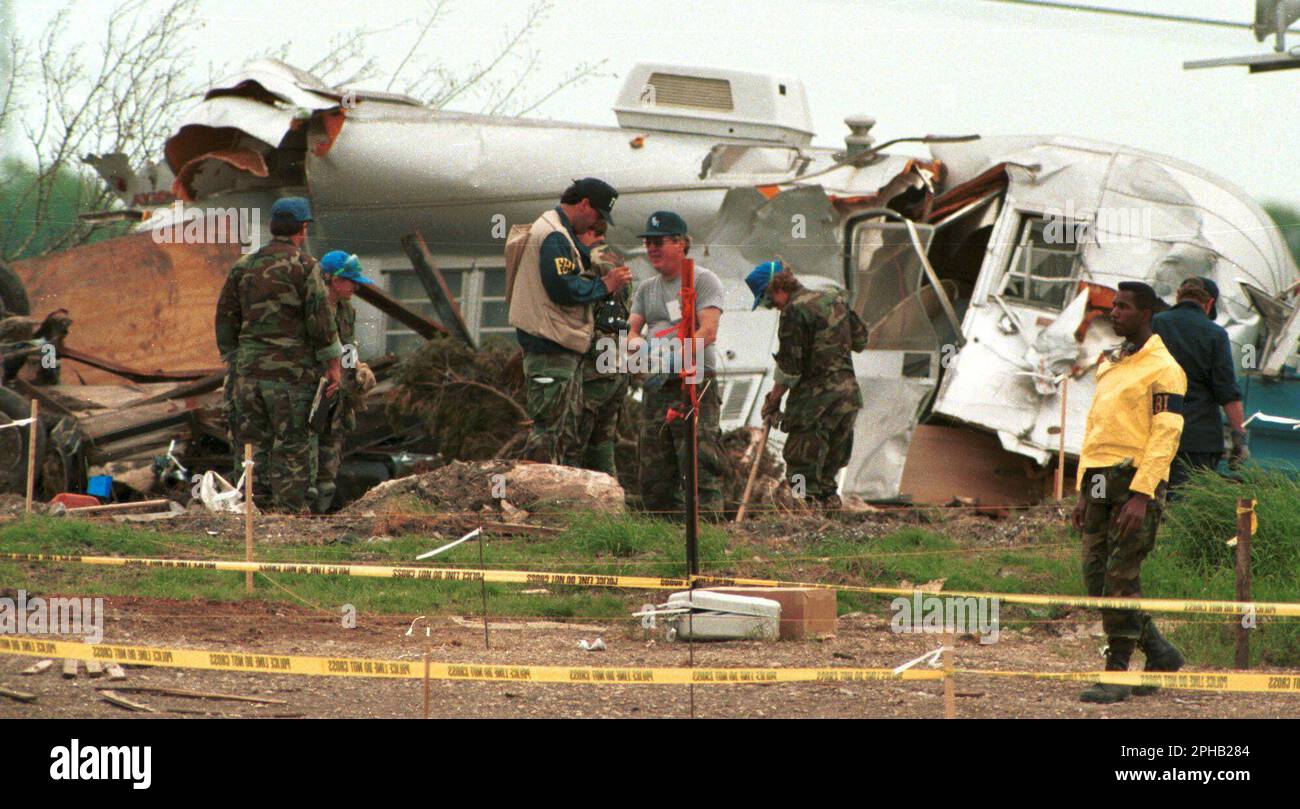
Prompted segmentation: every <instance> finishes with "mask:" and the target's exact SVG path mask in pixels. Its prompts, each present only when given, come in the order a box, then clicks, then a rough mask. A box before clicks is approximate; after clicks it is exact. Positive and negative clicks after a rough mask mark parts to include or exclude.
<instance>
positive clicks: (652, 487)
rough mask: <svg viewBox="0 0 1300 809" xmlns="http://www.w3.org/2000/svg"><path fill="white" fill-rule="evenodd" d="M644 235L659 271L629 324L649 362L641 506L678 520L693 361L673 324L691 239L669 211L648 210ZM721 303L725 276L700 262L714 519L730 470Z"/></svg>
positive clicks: (702, 443)
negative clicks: (719, 352) (721, 386)
mask: <svg viewBox="0 0 1300 809" xmlns="http://www.w3.org/2000/svg"><path fill="white" fill-rule="evenodd" d="M641 238H642V239H644V240H645V245H646V258H647V259H649V260H650V266H652V267H653V268H654V270H655V274H654V275H653V276H651V277H650V278H647V279H646V280H645V281H642V282H641V283H640V284H639V285H638V286H637V288H636V292H635V293H634V294H633V296H632V310H631V314H630V315H629V316H628V329H627V330H628V339H627V350H628V354H629V360H630V361H632V359H633V357H637V358H638V359H637V360H635V361H636V362H638V363H639V362H640V361H641V358H644V359H645V360H646V361H647V363H648V364H649V365H650V366H651V367H650V373H649V375H648V376H647V377H646V380H645V384H644V387H643V389H642V397H641V401H642V411H641V432H640V435H639V436H638V437H637V451H638V454H639V456H640V464H639V467H640V468H639V470H638V472H639V474H640V483H641V504H642V506H643V507H644V508H645V509H646V510H647V511H649V512H651V513H654V514H657V515H658V516H661V517H665V518H668V519H674V520H680V519H682V517H683V515H684V513H685V504H686V498H685V483H686V473H687V465H688V464H690V463H691V462H692V460H693V459H692V458H691V457H690V453H689V445H690V435H689V430H690V423H689V421H688V419H687V417H688V415H689V414H690V399H689V396H688V392H687V386H686V385H685V383H684V382H683V380H682V377H681V372H682V370H683V367H684V364H686V363H685V361H686V360H688V359H689V358H684V357H683V355H682V346H681V341H680V340H679V339H678V337H677V336H676V328H677V326H678V324H680V323H681V320H682V316H683V312H682V301H681V286H682V268H683V262H684V261H685V260H686V256H687V255H688V254H689V253H690V250H691V239H690V235H689V233H688V232H687V228H686V222H685V221H684V220H683V219H682V218H681V217H680V216H678V215H677V214H676V213H674V212H672V211H656V212H655V213H653V214H651V215H650V219H649V220H648V221H647V222H646V229H645V232H644V233H642V234H641ZM723 304H724V291H723V287H722V281H721V280H719V278H718V276H717V275H715V274H714V273H713V272H712V271H710V270H707V269H705V268H703V267H700V266H696V268H695V321H696V323H695V326H696V345H695V346H690V347H688V348H689V350H691V351H692V352H694V354H695V356H694V360H693V361H694V364H695V368H696V371H697V375H698V384H697V388H696V389H697V392H698V394H699V407H700V412H699V418H698V424H697V430H696V437H697V447H698V448H699V459H698V464H697V465H696V471H697V476H696V483H697V488H698V491H699V507H700V516H701V517H703V518H704V519H706V520H709V521H711V522H719V521H721V520H722V519H723V516H724V514H723V509H724V505H725V504H724V501H723V494H722V482H723V479H724V478H725V477H726V472H727V456H726V453H724V452H723V450H722V429H721V426H720V423H719V422H720V421H721V411H722V400H721V398H720V397H719V396H718V380H717V376H716V371H717V357H716V349H715V346H714V343H715V342H716V341H717V339H718V325H719V322H720V319H721V317H722V308H723ZM642 328H645V329H646V331H647V337H648V338H649V340H648V341H647V340H646V339H643V338H642V337H641V329H642ZM661 334H662V335H664V336H662V337H660V336H659V335H661ZM647 343H648V344H647Z"/></svg>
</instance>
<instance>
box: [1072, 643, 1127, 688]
mask: <svg viewBox="0 0 1300 809" xmlns="http://www.w3.org/2000/svg"><path fill="white" fill-rule="evenodd" d="M1134 645H1135V644H1134V641H1133V639H1132V638H1114V639H1112V640H1111V642H1110V646H1109V647H1107V649H1106V671H1128V659H1129V657H1131V656H1132V654H1133V647H1134ZM1132 691H1133V688H1132V686H1127V685H1111V684H1110V683H1093V684H1092V685H1090V686H1088V687H1087V688H1086V689H1085V690H1084V692H1083V693H1082V694H1080V695H1079V699H1080V701H1082V702H1095V703H1098V704H1101V705H1109V704H1110V703H1112V702H1123V701H1124V700H1126V699H1128V695H1129V694H1130V693H1132Z"/></svg>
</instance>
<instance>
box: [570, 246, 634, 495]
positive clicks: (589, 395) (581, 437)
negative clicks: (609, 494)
mask: <svg viewBox="0 0 1300 809" xmlns="http://www.w3.org/2000/svg"><path fill="white" fill-rule="evenodd" d="M605 227H606V225H605V222H604V220H602V221H600V222H597V223H596V225H595V226H594V227H593V228H592V229H591V230H590V231H588V232H587V233H582V234H579V235H578V240H579V241H580V242H582V244H583V245H584V246H585V247H587V248H588V250H589V251H590V254H591V265H590V267H589V268H588V269H587V270H586V271H585V272H584V273H583V274H584V275H587V276H588V277H591V278H604V277H605V275H606V274H607V273H608V272H609V271H610V270H612V269H614V268H616V267H622V266H625V264H626V261H625V260H624V258H623V256H622V255H620V254H619V252H618V251H617V250H615V249H614V248H612V247H610V246H609V245H607V244H606V243H605ZM631 293H632V290H631V288H630V287H623V288H622V289H620V290H619V291H618V292H617V293H615V294H614V295H611V296H610V297H608V298H606V299H605V300H603V301H601V302H600V303H598V304H596V306H595V311H594V318H595V327H596V334H595V337H596V339H594V340H592V342H591V348H590V349H589V350H588V351H587V355H586V356H585V357H583V360H582V412H581V413H580V414H579V417H578V435H577V441H576V443H575V446H574V450H573V452H572V453H570V454H569V461H568V462H570V463H573V464H576V465H578V466H581V467H583V468H584V469H594V470H596V471H597V472H604V473H605V474H607V475H617V474H618V473H617V470H616V468H615V465H614V450H615V448H616V446H617V444H618V415H619V413H620V412H621V411H622V409H623V399H624V397H626V395H627V386H628V377H627V374H625V373H622V372H620V370H619V369H618V368H617V365H618V363H619V356H618V348H617V345H618V335H619V332H621V331H624V330H626V329H627V317H628V312H629V311H630V307H631V301H632V294H631ZM611 349H612V350H611ZM602 355H603V359H602Z"/></svg>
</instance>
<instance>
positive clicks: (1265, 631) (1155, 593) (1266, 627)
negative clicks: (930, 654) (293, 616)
mask: <svg viewBox="0 0 1300 809" xmlns="http://www.w3.org/2000/svg"><path fill="white" fill-rule="evenodd" d="M1261 474H1262V473H1261ZM1198 485H1199V486H1200V487H1201V488H1196V486H1194V487H1193V488H1192V489H1190V490H1189V494H1188V496H1187V497H1185V498H1184V499H1183V500H1182V501H1181V502H1179V503H1177V504H1175V505H1173V506H1171V507H1170V509H1169V518H1168V520H1167V523H1166V525H1165V527H1164V528H1162V530H1161V535H1160V538H1159V540H1158V542H1157V548H1156V550H1155V552H1154V553H1153V554H1152V555H1151V556H1150V558H1149V559H1148V560H1147V562H1146V564H1145V565H1144V566H1143V590H1144V592H1145V594H1146V595H1148V596H1152V597H1185V598H1198V599H1233V598H1234V597H1235V588H1234V579H1233V571H1232V567H1231V555H1230V554H1229V553H1228V552H1227V550H1226V548H1223V547H1222V546H1223V540H1224V539H1226V538H1227V537H1228V536H1230V535H1231V533H1232V529H1231V522H1232V520H1233V519H1234V518H1233V513H1234V510H1235V498H1236V497H1237V496H1238V494H1239V493H1240V492H1242V491H1248V492H1249V495H1248V496H1256V497H1257V498H1258V499H1259V500H1260V531H1259V534H1258V535H1257V542H1256V545H1255V551H1256V563H1255V579H1254V597H1255V599H1256V600H1260V601H1290V602H1297V601H1300V572H1297V571H1298V569H1300V568H1298V567H1297V566H1296V565H1295V564H1293V563H1292V561H1291V560H1292V559H1293V558H1294V557H1293V556H1292V554H1293V553H1294V547H1293V546H1294V540H1292V541H1291V542H1290V543H1288V542H1287V536H1288V532H1289V535H1290V536H1300V497H1297V495H1300V492H1297V491H1296V490H1295V486H1294V484H1291V483H1290V482H1289V481H1285V480H1277V479H1275V478H1272V477H1268V476H1261V477H1259V478H1254V479H1251V482H1247V483H1242V484H1224V483H1222V482H1215V481H1214V480H1209V479H1207V480H1204V481H1201V482H1200V483H1199V484H1198ZM1202 489H1203V491H1202ZM851 527H852V526H851V525H848V524H841V525H837V526H835V527H833V528H832V529H830V532H829V533H827V534H823V535H821V536H820V537H818V538H816V539H815V540H812V541H811V542H808V543H804V544H798V545H796V546H794V547H790V546H789V545H787V544H782V545H781V549H776V548H773V547H769V546H767V545H765V544H762V543H760V542H756V541H754V540H750V541H748V542H745V543H744V544H737V543H736V542H735V541H734V540H731V541H729V539H728V537H727V535H726V533H725V532H724V531H722V530H720V529H718V528H716V527H713V526H703V527H702V529H701V536H700V557H701V569H702V571H703V572H704V573H706V574H717V575H734V576H743V577H753V578H775V579H783V580H790V581H822V582H834V583H853V584H875V585H880V586H889V587H893V586H898V584H899V582H902V581H908V582H911V583H913V584H918V585H919V584H924V583H926V582H929V581H933V580H935V579H944V580H945V583H944V589H945V590H949V591H952V590H969V591H983V592H1007V593H1048V594H1064V595H1080V594H1082V593H1083V592H1084V590H1083V583H1082V580H1081V577H1080V573H1079V555H1078V544H1077V543H1078V539H1077V536H1075V535H1074V534H1073V532H1072V531H1070V529H1069V528H1068V527H1067V526H1065V525H1056V526H1051V525H1049V526H1047V527H1045V528H1044V529H1043V531H1042V533H1041V535H1040V536H1036V537H1034V538H1033V539H1032V542H1031V544H1029V545H1027V546H1025V545H1021V546H1017V547H1015V548H997V547H994V548H980V549H979V550H978V552H971V546H970V545H969V544H967V543H963V542H962V541H961V540H960V539H958V538H956V537H954V536H950V535H949V534H948V533H945V531H946V530H948V529H947V525H946V523H945V522H944V521H943V520H937V521H935V522H933V523H931V524H930V525H929V526H927V527H926V528H916V527H905V528H900V529H899V530H896V531H893V532H892V533H889V534H887V535H885V536H883V537H880V538H876V539H871V540H862V539H856V538H849V536H848V533H849V531H850V530H851ZM1206 537H1208V539H1207V538H1206ZM442 542H445V539H442V538H438V537H431V536H427V535H420V534H408V535H404V536H400V537H397V538H394V539H392V540H391V541H384V542H367V541H355V542H335V543H332V544H326V545H316V544H312V545H307V544H276V545H263V546H259V547H258V549H257V558H258V559H260V560H265V561H312V562H322V563H341V562H356V563H362V564H366V563H369V564H410V563H412V562H413V561H414V558H415V556H416V555H417V554H419V553H421V552H423V551H425V550H428V549H430V548H432V547H435V546H437V545H438V544H441V543H442ZM0 548H3V549H4V550H7V551H17V552H39V551H44V552H47V553H68V554H78V553H81V554H104V555H122V556H154V557H160V556H161V557H171V556H178V555H182V556H192V557H204V558H226V559H239V558H242V556H243V543H242V538H238V537H229V538H214V537H210V536H207V535H206V534H199V535H194V534H184V533H181V534H173V533H162V532H159V531H157V530H153V529H149V528H141V527H136V526H124V525H115V524H103V523H91V522H85V521H79V520H67V519H56V518H48V517H33V518H29V519H26V520H20V521H15V522H11V523H8V524H4V525H0ZM1221 548H1222V549H1221ZM478 555H479V548H478V546H477V545H476V544H474V543H466V544H465V545H462V546H459V547H457V548H455V549H453V550H451V551H449V552H447V553H446V554H443V555H442V556H440V557H438V559H437V563H438V564H439V565H443V566H459V567H477V566H478V558H479V556H478ZM683 557H684V552H683V540H682V529H681V526H678V525H670V524H666V523H662V522H658V521H654V520H650V519H647V518H645V517H641V516H634V515H620V516H610V515H600V514H588V513H575V514H574V515H573V517H572V520H571V522H570V524H569V526H568V527H567V529H566V530H565V532H564V533H563V534H561V535H545V536H532V537H509V538H506V537H491V538H489V539H488V541H487V543H486V546H485V562H486V565H487V566H488V567H489V568H493V569H514V570H538V571H559V572H576V573H597V574H622V575H641V576H681V575H682V574H683V572H684V563H683ZM243 578H244V577H243V576H241V575H239V574H237V573H217V572H205V571H192V570H139V569H118V568H103V567H91V566H85V565H75V564H45V563H41V564H19V563H11V562H0V587H12V588H18V587H25V588H27V589H31V590H36V589H37V588H39V590H40V591H41V592H66V593H77V594H79V595H138V596H148V597H156V598H172V599H194V598H198V599H212V600H222V601H239V600H243V599H245V598H248V597H249V596H247V595H245V593H244V583H243ZM273 582H274V583H273ZM277 584H278V585H280V586H279V587H277V586H275V585H277ZM532 589H537V588H534V587H524V586H518V585H506V584H489V585H487V591H488V600H489V612H490V613H491V614H492V615H495V616H499V617H500V616H519V617H525V616H531V617H549V618H557V619H563V618H592V619H604V620H622V619H626V617H627V615H628V613H629V612H630V611H631V608H635V607H637V606H639V605H640V604H642V603H644V602H646V601H648V600H662V599H663V598H664V594H663V593H655V594H651V593H648V592H643V591H632V590H601V589H580V588H566V587H557V586H552V587H549V588H547V589H548V590H549V592H545V593H524V592H523V591H524V590H532ZM290 591H291V592H290ZM252 598H256V599H262V600H270V601H276V602H288V603H299V604H301V603H302V602H307V603H308V604H311V605H317V606H319V608H320V609H322V610H324V611H326V612H329V613H333V614H341V613H340V610H341V608H342V606H343V605H344V604H352V605H354V606H355V607H356V608H357V610H359V611H360V612H361V613H389V614H392V613H400V614H429V613H431V612H443V613H453V614H461V615H466V616H474V615H477V614H478V613H479V612H480V610H481V592H480V585H479V584H477V583H472V582H437V583H430V582H422V581H411V580H400V579H369V578H367V579H360V578H355V579H354V578H349V577H343V576H340V577H331V576H310V575H272V576H270V577H269V579H265V578H259V580H258V582H257V589H256V592H255V594H254V595H253V596H252ZM838 599H839V609H840V612H841V613H844V612H850V611H867V612H871V613H874V614H878V615H880V616H881V617H882V620H884V619H885V618H886V616H888V615H889V601H890V599H888V598H879V597H874V596H870V595H866V594H861V593H848V592H841V593H839V594H838ZM1067 615H1071V616H1073V617H1074V618H1075V619H1077V620H1087V621H1092V620H1095V619H1096V613H1095V612H1092V611H1087V610H1084V611H1080V610H1074V609H1071V608H1055V607H1053V608H1046V607H1044V608H1040V607H1031V606H1020V605H1011V604H1003V605H1002V609H1001V615H1000V617H1001V620H1002V624H1003V626H1004V628H1008V629H1011V628H1020V627H1024V626H1030V625H1034V624H1038V623H1040V622H1044V621H1051V620H1054V619H1058V618H1062V617H1064V616H1067ZM1157 620H1159V621H1161V624H1162V626H1168V627H1170V629H1169V631H1167V632H1166V634H1167V635H1169V636H1170V637H1171V638H1172V639H1173V640H1174V642H1176V643H1178V644H1179V645H1180V646H1182V647H1183V648H1184V649H1185V651H1186V652H1187V653H1188V656H1189V659H1190V660H1191V661H1192V662H1193V664H1198V665H1206V664H1213V665H1230V664H1231V661H1232V655H1233V627H1232V624H1231V623H1230V622H1229V620H1228V617H1227V616H1174V615H1169V616H1157ZM1174 621H1187V623H1179V624H1175V623H1173V622H1174ZM1252 657H1253V659H1254V661H1256V662H1259V663H1265V664H1270V665H1278V666H1296V665H1300V621H1296V620H1294V619H1289V620H1288V619H1273V620H1271V621H1270V620H1265V621H1261V622H1260V623H1259V628H1258V630H1257V631H1256V632H1254V633H1253V634H1252Z"/></svg>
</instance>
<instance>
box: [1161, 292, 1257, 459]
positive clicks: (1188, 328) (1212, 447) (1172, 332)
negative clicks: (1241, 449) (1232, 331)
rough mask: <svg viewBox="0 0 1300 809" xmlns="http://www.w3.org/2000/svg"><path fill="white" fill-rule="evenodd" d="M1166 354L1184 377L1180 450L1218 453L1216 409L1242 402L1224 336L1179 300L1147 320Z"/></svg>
mask: <svg viewBox="0 0 1300 809" xmlns="http://www.w3.org/2000/svg"><path fill="white" fill-rule="evenodd" d="M1151 330H1152V331H1153V332H1155V333H1156V334H1158V335H1160V339H1161V340H1163V341H1164V343H1165V347H1166V348H1168V349H1169V353H1170V354H1172V355H1173V356H1174V359H1175V360H1177V361H1178V364H1179V365H1180V366H1182V369H1183V373H1185V374H1187V397H1186V398H1185V399H1184V401H1183V437H1182V441H1181V442H1180V443H1179V445H1178V451H1179V452H1205V453H1216V452H1223V418H1222V417H1221V416H1220V415H1219V408H1220V407H1222V406H1223V405H1226V404H1228V403H1230V402H1238V401H1241V389H1240V388H1238V387H1237V372H1236V367H1235V365H1234V363H1233V360H1232V343H1231V341H1229V339H1228V332H1227V331H1225V330H1224V328H1223V327H1222V326H1220V325H1219V324H1217V323H1215V322H1214V321H1213V320H1210V318H1209V317H1208V316H1207V315H1206V314H1205V310H1204V309H1202V308H1201V307H1200V305H1199V304H1197V303H1195V302H1194V301H1184V302H1182V303H1180V304H1178V305H1177V306H1175V307H1174V308H1172V309H1168V310H1166V311H1164V312H1161V313H1160V314H1158V315H1156V316H1155V317H1154V318H1152V319H1151Z"/></svg>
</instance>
